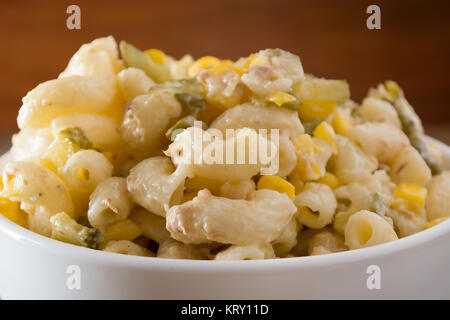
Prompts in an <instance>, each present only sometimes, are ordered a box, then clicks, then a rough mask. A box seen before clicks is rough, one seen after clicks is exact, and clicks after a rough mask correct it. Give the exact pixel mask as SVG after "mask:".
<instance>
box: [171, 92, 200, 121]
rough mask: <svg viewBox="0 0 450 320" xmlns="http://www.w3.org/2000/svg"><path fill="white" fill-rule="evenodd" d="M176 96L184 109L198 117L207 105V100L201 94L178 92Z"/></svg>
mask: <svg viewBox="0 0 450 320" xmlns="http://www.w3.org/2000/svg"><path fill="white" fill-rule="evenodd" d="M175 98H177V100H178V101H179V102H180V103H181V105H182V106H183V110H184V111H185V112H186V113H187V114H189V115H193V116H194V117H197V116H198V115H199V114H200V113H201V112H202V111H203V110H204V109H205V106H206V101H205V99H203V98H202V97H201V96H199V95H195V94H190V93H176V94H175Z"/></svg>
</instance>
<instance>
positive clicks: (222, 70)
mask: <svg viewBox="0 0 450 320" xmlns="http://www.w3.org/2000/svg"><path fill="white" fill-rule="evenodd" d="M226 61H231V60H224V61H223V62H222V63H221V64H218V65H215V66H214V67H212V68H211V73H215V74H219V75H222V74H226V73H228V72H236V73H237V74H239V75H242V74H243V73H244V71H243V70H242V69H239V68H238V67H235V66H233V65H232V64H229V63H227V62H226Z"/></svg>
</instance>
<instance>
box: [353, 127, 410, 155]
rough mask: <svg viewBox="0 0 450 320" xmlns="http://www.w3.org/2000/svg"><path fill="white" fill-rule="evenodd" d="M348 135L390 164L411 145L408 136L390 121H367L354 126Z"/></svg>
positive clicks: (367, 151) (368, 152)
mask: <svg viewBox="0 0 450 320" xmlns="http://www.w3.org/2000/svg"><path fill="white" fill-rule="evenodd" d="M347 136H348V137H349V138H350V139H352V140H353V141H355V142H356V143H358V144H359V145H360V146H361V148H362V149H363V150H364V152H365V153H367V154H368V155H371V156H374V157H375V158H377V159H378V160H379V161H380V162H382V163H387V164H390V163H392V162H393V161H394V160H395V159H396V158H397V156H398V155H399V154H400V151H401V150H402V149H403V148H405V147H406V146H408V145H409V139H408V137H407V136H406V135H405V134H404V133H403V131H402V130H401V129H399V128H396V127H394V126H393V125H391V124H389V123H382V122H367V123H363V124H360V125H356V126H354V127H352V128H351V129H350V130H349V131H348V133H347Z"/></svg>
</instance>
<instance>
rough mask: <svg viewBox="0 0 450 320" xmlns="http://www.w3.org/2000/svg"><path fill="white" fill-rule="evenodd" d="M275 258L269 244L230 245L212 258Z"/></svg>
mask: <svg viewBox="0 0 450 320" xmlns="http://www.w3.org/2000/svg"><path fill="white" fill-rule="evenodd" d="M274 258H276V256H275V253H274V251H273V248H272V246H271V245H270V244H268V243H265V244H250V245H232V246H230V247H229V248H227V249H225V250H223V251H221V252H219V253H218V254H217V255H216V257H215V259H214V260H263V259H274Z"/></svg>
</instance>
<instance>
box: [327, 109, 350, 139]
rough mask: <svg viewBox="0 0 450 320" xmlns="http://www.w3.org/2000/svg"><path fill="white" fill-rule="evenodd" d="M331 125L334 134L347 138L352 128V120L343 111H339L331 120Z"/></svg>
mask: <svg viewBox="0 0 450 320" xmlns="http://www.w3.org/2000/svg"><path fill="white" fill-rule="evenodd" d="M331 125H332V126H333V129H334V132H336V133H337V134H340V135H341V136H345V135H346V134H347V132H348V130H350V128H351V127H352V123H351V121H350V119H349V118H348V117H347V116H346V115H345V114H343V113H342V112H341V111H337V112H336V113H335V114H334V116H333V118H332V119H331Z"/></svg>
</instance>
